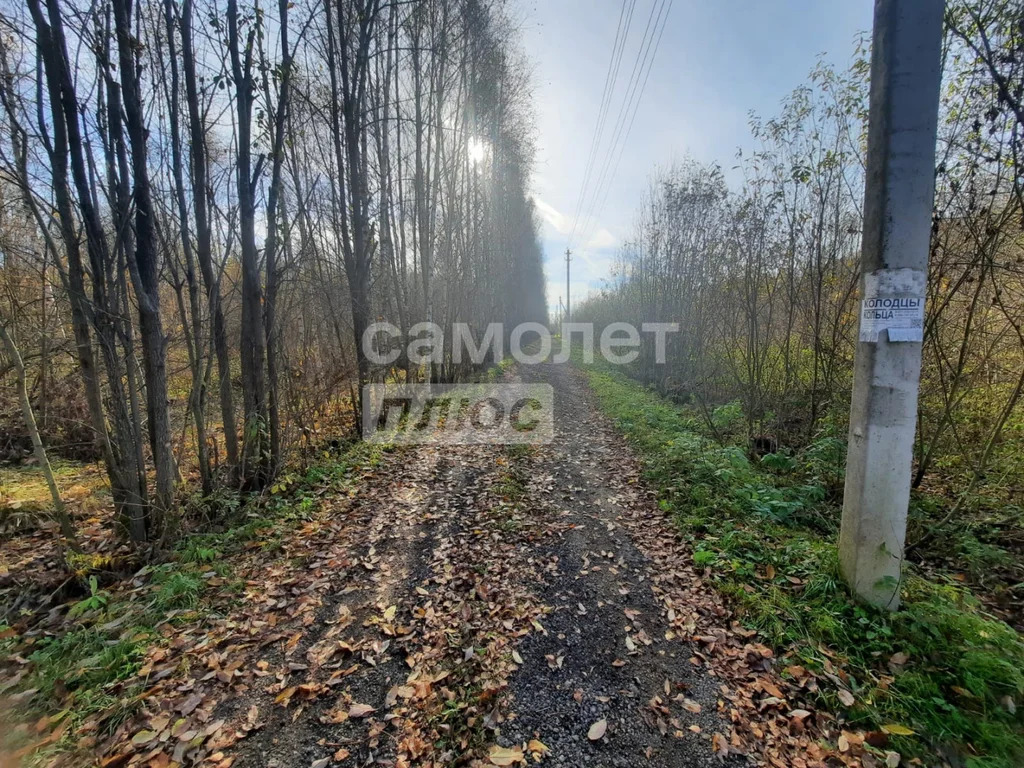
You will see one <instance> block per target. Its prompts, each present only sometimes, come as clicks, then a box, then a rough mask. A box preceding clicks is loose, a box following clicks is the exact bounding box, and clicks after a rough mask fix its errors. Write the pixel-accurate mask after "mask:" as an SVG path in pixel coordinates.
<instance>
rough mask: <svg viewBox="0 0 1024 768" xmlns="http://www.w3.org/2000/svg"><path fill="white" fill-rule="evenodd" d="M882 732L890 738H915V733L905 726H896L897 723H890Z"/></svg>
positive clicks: (884, 726) (883, 727)
mask: <svg viewBox="0 0 1024 768" xmlns="http://www.w3.org/2000/svg"><path fill="white" fill-rule="evenodd" d="M882 730H883V731H885V732H886V733H888V734H889V735H890V736H913V735H914V731H912V730H910V729H909V728H907V726H905V725H896V724H895V723H889V724H887V725H883V726H882Z"/></svg>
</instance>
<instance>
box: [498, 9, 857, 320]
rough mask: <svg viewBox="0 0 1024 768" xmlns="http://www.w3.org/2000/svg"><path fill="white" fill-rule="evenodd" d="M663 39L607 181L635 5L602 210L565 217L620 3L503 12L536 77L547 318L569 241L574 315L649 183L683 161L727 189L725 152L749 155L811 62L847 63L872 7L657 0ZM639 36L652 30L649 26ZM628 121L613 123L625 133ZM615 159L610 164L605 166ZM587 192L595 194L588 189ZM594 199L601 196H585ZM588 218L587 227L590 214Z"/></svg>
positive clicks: (607, 133) (583, 162)
mask: <svg viewBox="0 0 1024 768" xmlns="http://www.w3.org/2000/svg"><path fill="white" fill-rule="evenodd" d="M667 1H668V2H671V7H669V8H668V10H667V16H666V20H665V24H664V32H663V34H662V36H661V39H660V44H659V45H658V47H657V50H656V51H655V50H653V46H651V53H652V55H653V58H652V59H651V61H652V63H651V68H650V75H649V77H648V79H647V83H646V88H645V89H644V91H643V95H642V98H641V99H640V101H639V106H638V107H637V109H636V117H635V119H634V121H633V122H632V128H631V129H630V131H629V134H628V137H627V138H626V140H625V142H622V143H621V144H620V146H621V147H622V149H621V159H620V161H619V164H618V166H617V170H616V171H615V172H614V175H612V173H611V169H612V168H614V167H615V163H614V160H612V161H611V162H609V163H606V162H605V158H606V157H607V155H608V148H609V144H610V143H611V141H610V140H611V138H612V135H613V133H614V127H615V124H616V119H617V118H618V116H619V113H620V109H621V105H622V103H623V100H624V99H623V97H624V94H625V92H626V90H627V87H626V86H627V84H628V82H629V80H630V75H631V74H632V72H633V68H634V62H635V61H636V58H637V54H638V52H639V51H640V49H641V40H642V38H643V36H644V31H645V28H646V27H647V25H648V21H649V19H651V17H652V10H656V8H660V7H662V6H661V5H660V2H661V0H635V6H634V10H633V14H632V19H631V23H630V26H629V32H628V35H627V37H626V43H625V47H624V49H623V54H622V60H621V64H620V66H619V70H618V77H617V79H616V82H615V86H614V90H613V93H612V97H611V100H610V104H611V106H610V108H609V109H608V118H607V122H606V127H605V129H604V138H603V141H602V143H601V146H600V148H599V150H598V152H597V155H596V157H597V162H596V163H595V166H596V167H597V169H598V170H597V171H595V173H594V174H593V175H594V178H592V179H591V182H590V186H591V188H593V187H595V186H596V181H597V178H596V177H597V176H599V175H600V169H601V168H603V167H605V165H606V164H607V166H608V168H609V170H608V179H607V181H606V182H605V184H604V185H603V187H604V188H605V189H606V190H607V192H606V193H605V195H606V197H604V204H603V205H601V204H600V203H598V202H594V203H590V202H589V195H588V196H587V197H585V198H584V199H585V200H587V201H588V202H587V203H585V204H584V205H583V206H582V209H583V213H582V214H581V215H580V216H579V217H578V219H577V218H576V216H575V213H576V209H577V207H578V200H579V199H580V188H581V182H582V180H583V177H584V173H585V170H586V166H587V158H588V155H589V152H590V146H591V143H592V139H593V136H594V129H595V125H596V124H597V119H598V114H599V112H600V110H599V107H600V105H601V97H602V91H603V89H604V86H605V76H606V73H607V72H608V69H609V61H610V59H611V55H612V49H613V46H614V41H615V37H616V29H617V27H618V22H619V17H620V11H621V8H622V2H621V0H512V2H511V8H510V10H511V12H512V16H513V18H515V19H516V20H517V21H518V22H519V25H520V27H521V35H522V45H523V48H524V50H525V54H526V57H527V58H528V59H529V60H530V62H531V63H532V65H533V67H534V72H533V89H534V110H535V120H536V131H537V133H536V139H537V158H536V167H535V171H534V178H533V190H532V191H533V194H534V200H535V203H536V205H537V210H538V212H539V214H540V217H541V221H542V245H543V249H544V267H545V272H546V274H547V294H548V296H547V298H548V304H549V306H550V308H551V311H552V316H554V312H555V310H556V308H557V306H558V303H559V299H560V298H561V297H563V296H564V295H565V256H564V252H565V249H566V246H567V243H568V241H569V236H570V234H571V231H572V229H573V221H574V219H575V220H576V221H577V225H576V234H575V236H574V237H573V238H572V249H573V259H572V279H571V283H570V293H571V298H572V303H573V305H575V304H576V302H577V300H578V299H581V298H583V297H585V296H586V295H588V294H589V293H592V292H593V291H595V290H598V289H599V288H600V287H601V285H602V284H604V282H605V281H606V280H608V278H609V277H610V276H611V273H612V268H613V265H614V259H615V254H616V252H617V250H618V248H619V247H620V245H621V243H622V241H623V240H624V239H626V238H628V237H629V235H630V231H631V225H632V221H633V217H634V215H635V212H636V211H637V209H638V207H639V204H640V200H641V198H642V196H643V193H644V190H645V189H646V187H647V183H648V179H649V178H650V176H651V174H652V173H653V172H654V171H656V170H657V169H658V168H659V167H665V166H668V165H670V164H671V163H672V162H673V161H674V160H680V159H683V158H687V157H692V158H693V159H695V160H697V161H699V162H702V163H718V164H719V165H721V166H722V168H723V169H724V170H725V171H726V177H727V179H729V178H730V177H731V179H733V180H735V179H736V175H735V173H731V172H730V168H731V167H732V166H734V165H735V164H736V152H737V149H739V148H742V149H743V150H744V151H747V150H749V149H751V148H753V147H754V146H755V144H754V142H753V140H752V138H751V136H750V131H749V129H748V115H749V113H750V111H751V110H753V111H754V112H756V113H757V114H759V115H762V116H764V117H770V116H772V115H775V114H776V113H777V112H778V111H779V105H780V103H781V101H782V99H783V98H784V97H785V96H786V95H787V94H788V93H789V92H791V91H792V90H793V89H794V88H796V87H797V86H799V85H801V84H802V83H804V82H805V80H806V77H807V74H808V73H809V72H810V71H811V69H812V68H813V67H814V65H815V63H816V62H817V60H818V58H819V56H821V55H824V56H825V58H826V59H827V60H829V61H831V62H832V63H833V64H835V65H836V66H840V67H845V66H847V65H848V64H849V62H850V60H851V57H852V55H853V52H854V47H855V39H856V37H857V35H858V34H859V33H861V32H867V31H869V30H870V28H871V17H872V9H873V2H872V0H667ZM651 26H652V27H653V26H654V24H653V22H652V24H651ZM629 114H631V112H630V111H628V110H627V112H626V115H627V118H626V119H625V121H624V129H623V133H624V130H625V125H628V124H629V119H628V115H629ZM613 157H614V156H613ZM591 192H593V189H591ZM596 197H597V199H598V200H600V199H601V197H602V195H596ZM592 208H593V209H595V212H596V211H598V210H599V213H596V215H594V216H592V217H589V218H588V217H587V215H586V214H587V212H588V211H589V210H591V209H592Z"/></svg>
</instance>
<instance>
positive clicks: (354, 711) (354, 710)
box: [348, 704, 377, 718]
mask: <svg viewBox="0 0 1024 768" xmlns="http://www.w3.org/2000/svg"><path fill="white" fill-rule="evenodd" d="M376 711H377V710H376V709H374V708H373V707H371V706H370V705H369V704H353V705H352V706H351V707H349V708H348V716H349V717H352V718H356V717H366V716H367V715H368V714H370V713H371V712H376Z"/></svg>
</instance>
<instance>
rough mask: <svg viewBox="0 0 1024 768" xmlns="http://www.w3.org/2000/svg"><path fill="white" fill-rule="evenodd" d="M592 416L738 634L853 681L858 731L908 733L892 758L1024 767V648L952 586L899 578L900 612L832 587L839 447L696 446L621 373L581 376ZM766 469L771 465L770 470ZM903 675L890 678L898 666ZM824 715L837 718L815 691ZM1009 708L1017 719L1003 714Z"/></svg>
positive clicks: (827, 697)
mask: <svg viewBox="0 0 1024 768" xmlns="http://www.w3.org/2000/svg"><path fill="white" fill-rule="evenodd" d="M587 373H588V376H589V380H590V384H591V386H592V388H593V389H594V391H595V392H596V394H597V397H598V401H599V403H600V406H601V408H602V409H603V410H604V411H605V412H606V413H607V414H608V415H609V416H610V417H611V418H612V419H613V420H614V421H615V422H616V424H617V425H618V427H619V429H620V430H621V431H622V432H623V433H624V434H625V436H626V438H627V439H628V440H629V442H630V443H631V444H632V446H633V448H634V449H635V451H636V453H637V455H638V456H639V458H640V460H641V462H642V464H643V467H644V474H645V478H646V480H647V481H648V482H649V483H650V484H651V485H652V487H653V488H655V489H656V491H657V493H658V497H659V500H660V504H661V506H662V508H663V509H664V510H665V511H666V512H668V513H670V514H671V515H672V516H673V518H674V520H675V521H676V522H677V523H678V525H679V527H680V530H681V531H682V533H683V535H684V537H685V538H686V539H688V540H689V542H690V544H691V546H692V548H693V553H694V554H693V557H694V561H695V563H696V565H698V566H700V567H704V568H706V569H708V570H709V572H710V573H711V576H712V579H713V581H714V582H715V584H716V585H717V587H718V588H719V589H720V590H721V591H722V592H724V593H726V594H727V595H729V596H730V597H731V599H732V600H733V603H734V606H735V609H736V611H737V613H738V615H739V617H740V619H741V621H743V622H744V623H745V624H746V625H748V626H750V627H753V628H756V629H758V630H759V631H761V632H762V634H763V635H764V637H765V638H766V640H767V641H768V642H769V643H771V644H773V645H774V646H775V647H776V648H777V649H779V650H780V651H781V652H782V653H783V654H784V660H783V664H782V666H783V667H784V666H787V665H789V664H797V663H799V664H803V665H804V666H806V667H808V668H810V669H817V670H820V669H822V668H823V666H824V665H825V659H826V654H825V653H824V652H823V651H825V650H827V651H828V654H827V655H828V657H829V658H830V659H831V662H832V663H833V664H835V663H836V662H837V661H838V662H839V664H840V665H841V666H842V668H843V669H844V670H845V672H846V673H847V674H849V675H850V678H851V680H850V682H851V687H852V691H853V693H854V694H855V697H856V700H857V703H856V704H855V705H854V707H853V708H852V709H851V710H850V711H849V712H848V713H847V715H848V718H849V720H850V721H851V722H852V723H853V724H854V725H855V726H858V727H863V728H877V727H880V726H882V725H889V724H897V725H902V726H904V727H906V728H910V729H911V730H913V731H914V735H911V736H894V737H893V738H892V747H893V748H894V749H897V750H898V751H900V752H902V753H903V754H904V755H919V756H922V757H923V758H925V760H926V763H927V757H928V756H931V755H934V754H935V752H936V750H937V748H938V747H939V745H942V746H944V747H950V746H952V747H953V748H954V749H956V750H957V751H958V752H959V753H960V754H961V756H962V757H963V759H964V764H965V765H966V766H968V767H969V768H1013V767H1014V766H1019V765H1022V764H1024V723H1022V719H1021V715H1020V714H1011V712H1010V710H1012V709H1014V707H1015V706H1020V705H1021V704H1022V703H1024V643H1022V641H1021V637H1020V635H1019V634H1018V633H1017V632H1016V631H1015V630H1013V629H1012V628H1010V627H1009V626H1007V625H1006V624H1004V623H1002V622H1000V621H998V620H996V619H994V618H993V617H991V616H989V615H987V614H986V613H985V612H984V610H983V609H982V607H981V606H980V605H979V603H978V601H977V600H975V599H974V598H973V597H972V596H971V594H970V593H969V592H968V591H967V590H966V589H964V588H963V587H962V586H960V585H958V584H957V583H956V582H955V581H954V580H952V579H949V580H948V581H943V582H941V583H935V582H927V581H925V580H924V579H922V578H921V577H919V576H918V575H917V574H915V573H913V572H908V573H907V574H906V576H905V580H904V584H903V601H904V602H903V608H902V609H901V610H900V611H899V612H897V613H895V614H886V613H882V612H879V611H876V610H874V609H871V608H869V607H866V606H864V605H862V604H860V603H858V602H857V601H855V600H854V599H853V598H852V597H851V596H850V594H849V593H848V592H847V590H846V588H845V586H844V583H843V581H842V578H841V576H840V573H839V564H838V555H837V551H836V545H835V540H836V531H837V520H838V508H837V506H836V504H837V500H836V499H834V498H833V496H834V490H833V486H834V483H835V478H836V477H841V476H842V466H841V462H842V454H843V451H842V450H841V448H842V445H841V441H838V440H837V439H836V438H835V437H825V438H823V439H822V440H819V441H816V442H815V443H813V444H812V445H811V446H809V448H808V449H806V450H805V451H803V452H802V453H800V454H798V455H796V456H792V457H778V458H774V459H768V460H767V461H765V460H764V459H762V460H761V461H760V462H757V463H755V462H753V461H751V460H750V459H748V458H747V456H746V454H745V452H744V451H743V450H742V449H741V448H739V447H738V446H731V445H726V446H721V445H719V444H718V443H716V442H714V441H713V440H711V439H709V437H707V436H706V435H705V434H703V425H702V423H701V421H700V419H699V418H698V417H697V416H696V415H695V414H694V413H691V412H688V411H687V410H686V409H685V408H680V407H678V406H675V405H673V404H670V403H669V402H667V401H666V400H664V399H663V398H661V397H659V396H658V395H656V394H654V393H652V392H651V391H649V390H647V389H645V388H644V387H643V386H642V385H640V384H638V383H636V382H635V381H632V380H630V379H627V378H626V377H625V376H623V375H621V374H619V373H617V372H608V371H606V370H602V369H598V368H589V369H587ZM765 458H767V457H765ZM897 653H900V654H907V656H908V660H907V661H906V663H905V664H903V665H899V666H895V667H892V668H890V665H889V661H890V659H891V658H892V657H893V655H894V654H897ZM822 682H823V685H822V688H823V691H822V693H821V694H820V699H821V701H820V704H822V705H824V706H827V707H829V708H831V709H833V710H834V711H839V710H841V709H842V707H841V705H840V704H839V702H838V700H837V698H836V696H835V693H834V691H831V690H824V689H826V688H829V685H828V683H827V680H823V681H822ZM1011 702H1012V705H1011Z"/></svg>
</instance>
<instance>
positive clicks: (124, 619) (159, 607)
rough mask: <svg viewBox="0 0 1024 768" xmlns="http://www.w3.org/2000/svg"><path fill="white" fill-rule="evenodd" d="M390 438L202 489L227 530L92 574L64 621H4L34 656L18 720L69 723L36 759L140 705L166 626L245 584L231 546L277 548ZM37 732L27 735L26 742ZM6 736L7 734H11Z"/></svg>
mask: <svg viewBox="0 0 1024 768" xmlns="http://www.w3.org/2000/svg"><path fill="white" fill-rule="evenodd" d="M384 450H387V449H386V448H383V447H381V446H372V445H370V444H368V443H364V442H357V443H353V444H351V445H349V446H347V447H345V448H344V449H343V450H342V451H341V452H340V453H335V454H325V455H324V456H323V458H322V460H321V461H320V463H318V464H316V465H314V466H313V467H311V468H310V469H308V470H307V471H306V472H305V474H288V473H286V474H283V475H282V476H281V477H280V478H278V479H277V481H276V482H275V485H274V486H273V487H272V488H271V489H269V492H268V493H267V494H265V495H264V496H263V497H260V498H250V499H249V500H247V502H246V503H241V501H240V500H239V499H238V497H237V496H234V497H233V498H228V497H223V498H221V497H218V498H213V499H209V498H208V499H197V500H195V502H193V505H192V506H193V508H195V509H201V510H202V511H203V512H204V514H206V515H209V514H211V513H213V512H214V511H216V512H218V513H219V514H220V517H221V519H222V520H223V523H222V524H221V527H222V528H223V530H222V531H220V532H204V533H195V534H191V535H186V536H183V537H182V538H181V539H180V540H179V541H178V542H177V543H176V546H175V547H174V549H173V551H172V552H170V553H169V554H168V557H167V558H166V559H165V560H164V562H159V563H153V564H150V565H147V566H145V567H144V568H142V569H141V570H140V571H138V572H137V573H135V574H134V575H133V576H132V578H131V579H130V580H124V581H122V582H120V583H118V584H112V585H110V586H109V588H100V587H99V584H98V582H97V580H96V578H95V577H91V578H90V579H89V582H88V585H89V594H88V595H87V596H86V597H83V598H81V599H79V600H77V601H76V602H73V603H71V604H69V605H68V606H67V613H66V614H65V617H64V620H63V621H62V622H61V623H60V624H59V625H57V626H48V627H46V628H45V629H37V628H33V627H32V626H30V625H28V624H26V625H24V626H22V625H19V623H18V622H14V625H13V626H10V627H8V626H6V625H3V624H2V623H0V658H15V657H17V656H20V657H23V658H26V659H27V660H28V661H29V662H30V663H29V664H27V665H25V667H24V669H25V672H24V675H23V677H22V678H21V679H20V680H18V681H17V683H16V684H14V685H13V686H7V687H10V688H11V690H9V691H7V692H8V693H21V695H20V696H17V697H16V698H17V699H19V700H20V705H19V707H18V710H17V711H16V713H15V714H16V716H17V718H18V720H20V721H22V722H35V721H37V720H38V719H39V718H42V717H49V718H50V719H51V720H50V722H51V723H53V724H56V723H57V722H58V721H60V722H62V723H63V725H64V729H63V736H62V737H61V738H60V740H59V741H56V742H54V743H52V744H41V746H42V748H41V749H38V750H36V751H35V753H34V754H33V757H32V760H33V761H35V762H37V763H43V762H45V761H46V760H47V759H49V758H50V757H52V756H53V753H54V752H59V751H63V750H66V749H69V748H72V747H73V746H74V743H75V741H76V732H77V731H78V728H79V727H80V726H81V725H83V724H84V723H85V722H86V721H90V720H92V721H96V722H97V723H98V725H99V729H98V731H99V733H98V735H99V736H100V737H104V736H106V735H109V734H110V733H112V732H113V731H114V730H115V729H116V728H117V727H118V726H119V725H120V724H121V723H122V722H123V721H124V720H125V719H126V718H128V717H129V716H130V715H131V714H132V713H133V711H134V710H135V709H136V708H137V707H138V701H139V694H140V693H141V692H142V691H143V690H144V688H145V680H144V679H143V678H142V677H140V676H137V674H136V673H138V672H139V670H140V669H141V667H142V664H143V661H144V659H145V657H146V654H147V653H148V651H149V650H150V648H151V647H153V646H154V645H157V644H160V643H165V642H168V633H166V632H163V631H161V629H160V628H161V626H163V625H165V624H167V623H169V624H171V625H178V624H182V623H198V622H201V621H202V620H203V619H204V618H205V617H206V616H208V615H209V614H210V612H211V611H215V610H217V608H216V607H215V602H214V601H213V600H212V596H211V594H210V593H211V591H219V592H223V593H226V594H229V593H231V592H237V591H239V590H240V589H241V588H242V586H243V585H242V583H241V582H240V581H238V580H237V579H236V578H234V577H233V576H232V574H231V568H230V566H229V565H228V563H229V562H230V560H231V558H232V556H235V555H238V554H239V553H240V552H242V551H243V550H245V549H252V548H260V549H261V550H262V551H264V552H271V551H273V549H274V547H275V543H276V545H277V546H279V545H280V543H281V542H282V541H283V540H284V536H285V534H286V533H287V531H288V529H290V528H292V527H295V526H297V525H298V524H300V523H301V522H303V521H304V520H308V519H309V518H310V517H311V515H312V514H313V512H315V510H316V507H317V505H318V503H319V498H320V497H321V496H322V495H324V494H325V492H326V491H327V490H331V491H333V492H338V491H339V490H344V489H346V488H348V487H350V486H351V485H352V484H353V483H354V482H355V480H356V478H357V477H358V475H359V472H360V471H361V470H362V469H363V468H366V467H372V466H375V465H376V464H377V463H378V461H379V459H380V455H381V453H382V451H384ZM34 738H36V737H34V736H33V735H32V734H31V732H30V729H15V728H14V727H13V726H12V728H11V731H10V734H9V735H6V738H4V739H0V752H2V751H3V749H5V748H6V749H13V748H18V747H22V746H27V745H31V743H32V739H34ZM26 741H27V742H28V744H27V745H26V744H24V743H23V742H26ZM5 742H6V743H5Z"/></svg>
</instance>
